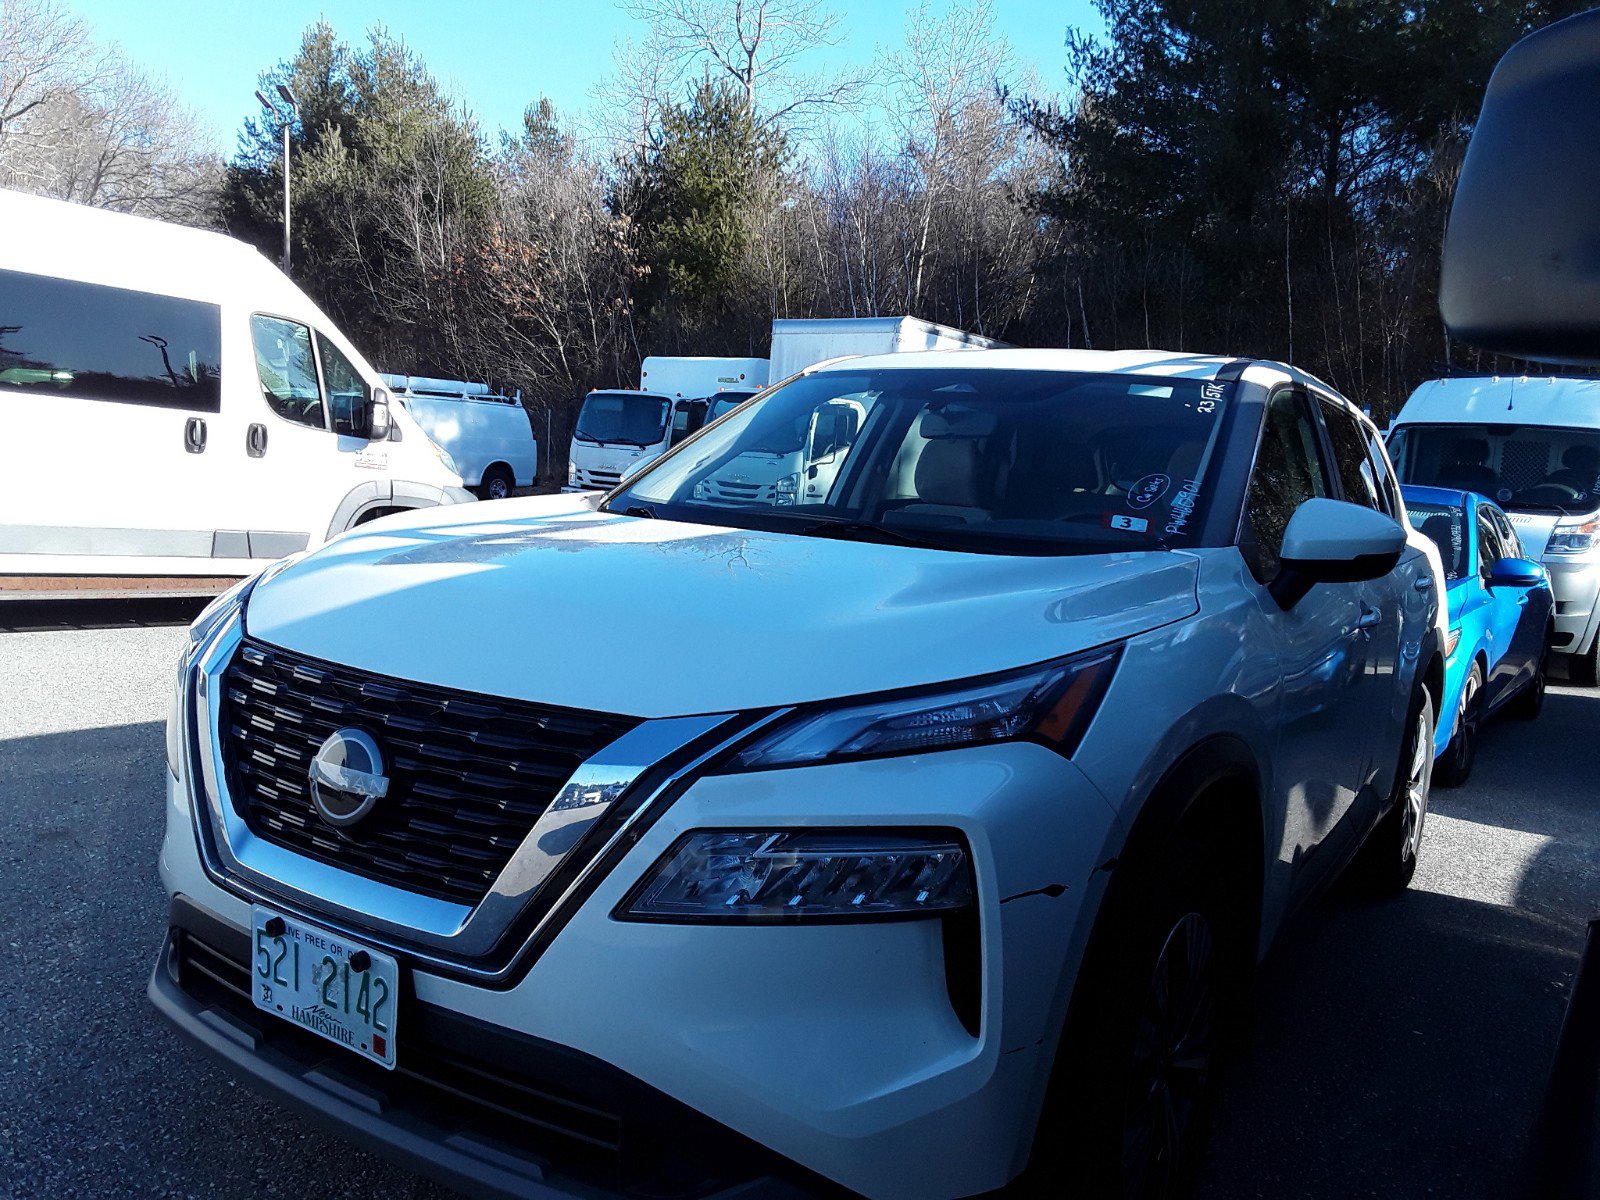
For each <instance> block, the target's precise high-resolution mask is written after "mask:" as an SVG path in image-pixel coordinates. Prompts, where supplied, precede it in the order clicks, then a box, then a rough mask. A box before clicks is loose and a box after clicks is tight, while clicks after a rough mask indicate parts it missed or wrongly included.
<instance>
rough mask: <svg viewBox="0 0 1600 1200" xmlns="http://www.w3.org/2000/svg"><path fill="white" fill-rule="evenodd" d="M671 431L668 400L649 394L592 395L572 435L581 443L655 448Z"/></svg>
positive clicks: (600, 393) (589, 396)
mask: <svg viewBox="0 0 1600 1200" xmlns="http://www.w3.org/2000/svg"><path fill="white" fill-rule="evenodd" d="M666 431H667V401H666V400H665V399H664V398H663V397H661V396H652V395H650V394H648V393H646V392H590V393H589V395H588V396H586V397H585V398H584V401H583V408H582V409H580V410H579V412H578V424H577V427H576V428H575V429H574V430H573V431H572V436H573V437H575V438H577V439H578V440H579V441H580V442H621V443H624V444H626V445H629V446H654V445H655V444H656V443H658V442H659V441H661V439H662V437H663V436H664V435H665V434H666Z"/></svg>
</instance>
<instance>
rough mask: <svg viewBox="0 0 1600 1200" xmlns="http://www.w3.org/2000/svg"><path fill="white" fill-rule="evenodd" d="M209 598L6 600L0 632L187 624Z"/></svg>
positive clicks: (0, 605)
mask: <svg viewBox="0 0 1600 1200" xmlns="http://www.w3.org/2000/svg"><path fill="white" fill-rule="evenodd" d="M212 599H213V597H211V596H183V597H177V598H170V599H159V600H137V599H135V600H106V599H82V600H6V601H4V602H0V633H34V632H39V631H44V630H53V629H118V628H124V627H127V626H137V625H187V624H188V623H189V622H190V621H192V620H194V619H195V617H196V616H198V615H199V613H200V610H201V609H202V608H204V607H205V606H206V605H207V604H210V603H211V601H212Z"/></svg>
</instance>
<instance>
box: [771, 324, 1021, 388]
mask: <svg viewBox="0 0 1600 1200" xmlns="http://www.w3.org/2000/svg"><path fill="white" fill-rule="evenodd" d="M1005 345H1006V343H1005V342H1000V341H996V340H995V339H994V338H986V337H979V336H978V335H977V334H975V333H968V332H967V331H966V330H964V329H952V328H951V327H950V326H948V325H936V324H934V323H933V322H932V321H922V320H918V319H917V318H916V317H837V318H829V319H826V320H787V319H785V320H777V321H774V322H773V323H772V360H771V361H772V379H773V380H775V381H776V380H780V379H787V378H789V376H791V375H798V374H799V373H800V372H801V371H804V370H805V369H806V368H807V367H814V366H816V365H817V364H818V363H821V362H828V361H830V360H832V359H835V358H847V357H850V356H852V355H857V354H899V353H901V352H903V351H906V350H997V349H1002V348H1004V347H1005Z"/></svg>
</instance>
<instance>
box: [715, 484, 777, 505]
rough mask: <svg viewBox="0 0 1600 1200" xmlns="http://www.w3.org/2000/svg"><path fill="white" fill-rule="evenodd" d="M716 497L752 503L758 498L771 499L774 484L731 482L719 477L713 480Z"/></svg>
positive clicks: (774, 488) (774, 489)
mask: <svg viewBox="0 0 1600 1200" xmlns="http://www.w3.org/2000/svg"><path fill="white" fill-rule="evenodd" d="M713 486H714V487H715V489H716V495H717V499H719V500H731V501H733V502H734V503H740V502H743V503H746V504H754V503H756V502H757V501H759V500H771V499H772V498H773V497H774V496H776V495H777V488H776V485H774V484H771V483H767V484H760V483H732V482H730V481H728V480H724V479H719V480H715V481H714V482H713Z"/></svg>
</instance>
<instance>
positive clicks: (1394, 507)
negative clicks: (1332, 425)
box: [1361, 425, 1406, 521]
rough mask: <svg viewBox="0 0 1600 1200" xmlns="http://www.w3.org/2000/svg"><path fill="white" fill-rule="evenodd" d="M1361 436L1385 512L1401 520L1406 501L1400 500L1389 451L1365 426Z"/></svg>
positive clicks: (1374, 433) (1373, 432)
mask: <svg viewBox="0 0 1600 1200" xmlns="http://www.w3.org/2000/svg"><path fill="white" fill-rule="evenodd" d="M1361 436H1362V437H1363V438H1365V439H1366V442H1367V461H1368V462H1369V463H1370V464H1371V465H1372V470H1373V473H1374V474H1375V475H1376V476H1377V480H1378V497H1379V499H1381V500H1382V501H1383V511H1384V512H1386V513H1388V514H1389V515H1390V516H1391V517H1393V518H1394V519H1395V520H1396V521H1398V520H1401V515H1400V514H1401V513H1403V512H1405V510H1406V506H1405V501H1404V500H1402V499H1401V498H1400V484H1399V483H1398V482H1397V481H1396V479H1395V477H1394V468H1393V467H1392V466H1391V465H1390V463H1389V454H1388V451H1386V450H1385V449H1384V448H1383V439H1382V438H1380V437H1379V436H1378V435H1377V433H1376V432H1375V431H1373V430H1371V429H1368V428H1367V427H1366V426H1365V425H1363V426H1362V427H1361Z"/></svg>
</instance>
